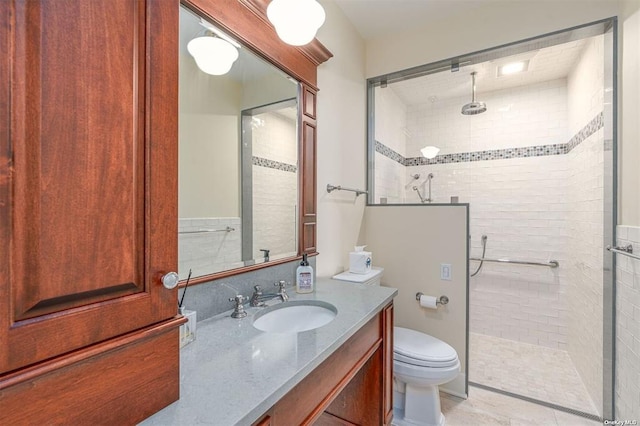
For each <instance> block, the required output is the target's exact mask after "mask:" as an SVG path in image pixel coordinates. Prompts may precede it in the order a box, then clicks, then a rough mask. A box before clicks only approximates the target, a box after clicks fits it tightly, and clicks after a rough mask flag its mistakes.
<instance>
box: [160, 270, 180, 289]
mask: <svg viewBox="0 0 640 426" xmlns="http://www.w3.org/2000/svg"><path fill="white" fill-rule="evenodd" d="M179 281H180V277H179V276H178V273H177V272H168V273H166V274H165V275H163V276H162V285H163V286H164V287H165V288H167V289H169V290H171V289H174V288H176V286H177V285H178V282H179Z"/></svg>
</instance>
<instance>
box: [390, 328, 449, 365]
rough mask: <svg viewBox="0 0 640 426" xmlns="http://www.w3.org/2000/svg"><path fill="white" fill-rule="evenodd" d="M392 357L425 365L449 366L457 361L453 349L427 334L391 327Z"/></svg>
mask: <svg viewBox="0 0 640 426" xmlns="http://www.w3.org/2000/svg"><path fill="white" fill-rule="evenodd" d="M393 332H394V334H393V359H394V360H396V361H401V362H406V363H407V364H413V365H420V366H425V367H434V368H438V367H450V366H453V365H455V364H456V363H457V362H458V354H457V353H456V351H455V349H453V348H452V347H451V346H449V345H448V344H446V343H445V342H443V341H442V340H439V339H436V338H435V337H433V336H429V335H428V334H424V333H421V332H419V331H415V330H410V329H408V328H403V327H394V328H393Z"/></svg>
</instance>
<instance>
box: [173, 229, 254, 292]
mask: <svg viewBox="0 0 640 426" xmlns="http://www.w3.org/2000/svg"><path fill="white" fill-rule="evenodd" d="M241 249H242V229H241V226H240V218H239V217H215V218H213V217H208V218H188V219H178V273H179V275H180V279H181V280H184V279H187V275H189V269H191V270H192V276H193V277H199V276H202V275H208V274H212V273H214V272H219V271H223V270H226V269H232V268H237V267H240V266H242V265H243V262H242V251H241Z"/></svg>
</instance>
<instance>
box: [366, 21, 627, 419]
mask: <svg viewBox="0 0 640 426" xmlns="http://www.w3.org/2000/svg"><path fill="white" fill-rule="evenodd" d="M614 27H615V20H607V21H602V22H598V23H595V24H591V25H585V26H582V27H579V28H573V29H571V30H567V31H564V32H558V33H554V34H550V35H545V36H541V37H538V38H536V39H532V40H527V41H523V42H517V43H513V44H509V45H506V46H503V47H500V48H496V49H492V50H486V51H483V52H480V53H477V54H469V55H465V56H462V57H457V58H452V59H449V60H446V61H441V62H438V63H434V64H429V65H425V66H423V67H416V68H412V69H409V70H406V71H399V72H396V73H392V74H388V75H384V76H380V77H376V78H372V79H369V81H368V83H369V88H368V90H369V91H368V95H369V100H368V102H369V111H370V114H369V117H371V118H370V120H371V121H370V122H369V132H368V138H369V140H368V143H369V149H368V153H369V170H368V173H369V174H368V182H369V188H368V190H369V194H368V202H369V204H379V203H380V202H381V200H388V203H389V204H403V203H405V204H416V201H417V200H418V199H419V200H420V202H421V203H422V204H424V208H425V209H427V208H430V207H431V206H433V205H442V204H449V203H451V202H453V201H451V200H454V199H455V200H458V201H459V202H460V203H468V204H469V218H470V219H469V238H470V253H469V257H470V260H469V300H468V307H469V314H468V316H469V324H468V336H469V363H470V364H469V368H468V377H469V381H470V384H472V385H475V386H478V387H483V388H487V389H491V390H494V391H497V392H503V393H507V394H509V395H515V396H516V397H519V398H522V399H526V400H530V401H534V402H537V403H540V404H543V405H546V406H549V407H553V408H556V409H560V410H564V411H569V412H572V413H578V414H579V415H582V416H584V417H590V418H592V419H595V418H612V413H613V392H612V389H613V371H614V370H613V369H614V365H613V364H614V356H613V354H614V344H613V322H612V317H613V311H614V305H613V297H612V294H613V289H612V285H611V283H613V282H614V281H613V279H612V274H613V270H614V269H615V268H612V267H611V255H610V253H608V252H607V251H606V250H605V249H604V247H605V246H606V245H607V244H610V243H611V241H613V240H612V236H613V229H614V224H615V223H614V221H615V214H614V213H612V212H614V211H615V190H614V188H615V176H616V173H615V170H614V163H613V158H614V157H615V153H614V150H615V138H614V132H613V131H612V129H614V128H615V126H614V122H615V120H614V109H613V106H612V105H613V104H614V103H615V102H613V103H612V102H611V96H615V87H616V86H615V84H614V81H613V80H614V75H615V72H614V69H615V61H614V54H613V52H614V49H613V45H614V38H615V37H614ZM512 63H522V64H526V66H521V67H520V70H521V71H520V72H519V73H516V74H508V73H506V72H501V70H504V69H509V68H512V69H518V68H517V67H515V66H511V67H510V66H509V65H510V64H512ZM470 76H471V84H472V94H471V96H472V98H471V103H468V102H469V94H468V87H469V77H470ZM476 84H477V89H479V96H478V97H479V98H480V99H482V101H483V102H478V101H477V100H476V95H477V93H476ZM612 94H613V95H612ZM461 105H464V107H463V109H462V114H461V109H460V108H461ZM487 105H488V106H489V108H487ZM481 112H482V114H480V113H481ZM425 145H429V146H437V147H438V148H440V152H439V153H438V154H437V155H436V156H435V157H433V158H426V157H424V156H422V155H421V152H420V150H421V149H422V147H424V146H425ZM430 173H433V174H434V175H435V176H437V179H433V180H431V179H429V180H428V181H427V180H425V181H422V182H423V183H421V184H415V182H416V180H413V181H410V178H411V176H414V175H416V174H420V175H421V176H427V174H430ZM612 176H613V178H612ZM408 181H409V182H411V183H410V184H409V185H407V184H406V182H408ZM418 182H420V181H418ZM426 183H429V184H431V185H432V186H433V188H432V189H433V193H432V194H431V193H429V195H427V188H426V186H421V185H423V184H426ZM427 200H428V202H427ZM605 265H606V266H605Z"/></svg>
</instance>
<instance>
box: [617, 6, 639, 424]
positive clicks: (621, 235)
mask: <svg viewBox="0 0 640 426" xmlns="http://www.w3.org/2000/svg"><path fill="white" fill-rule="evenodd" d="M619 26H620V28H621V30H622V37H621V38H620V44H621V49H622V57H621V60H620V62H621V67H620V70H621V79H620V80H621V81H620V86H619V87H620V90H619V94H620V98H621V99H620V103H619V104H620V105H621V106H620V108H621V114H620V118H621V125H620V144H619V148H620V152H619V155H618V158H619V172H618V173H619V176H620V177H619V179H620V182H619V192H618V194H619V197H620V198H619V207H620V213H619V214H620V220H619V224H620V225H626V226H618V244H621V245H625V244H629V243H631V244H633V247H634V249H635V250H636V251H638V249H639V248H640V228H639V227H638V225H640V167H639V166H638V160H639V159H640V120H638V117H640V1H639V0H634V1H626V2H623V4H622V14H621V16H620V21H619ZM616 261H617V267H616V268H617V270H616V272H617V277H616V285H617V289H618V290H617V294H616V297H617V300H616V308H617V312H618V313H617V314H616V315H617V316H616V318H617V324H616V333H617V334H616V383H615V385H616V389H615V392H616V418H617V419H620V420H624V419H638V418H640V367H639V365H640V364H639V361H640V344H639V343H640V317H639V316H638V312H640V291H639V289H638V287H637V283H638V282H639V278H640V272H639V271H640V261H637V260H633V259H630V258H627V257H625V256H621V255H618V256H617V258H616ZM634 283H635V284H634ZM631 308H633V309H634V314H633V315H631V314H630V312H631ZM630 342H633V343H634V349H633V350H632V349H630V346H631V345H630ZM634 377H635V378H636V379H635V380H634V379H633V378H634Z"/></svg>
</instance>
